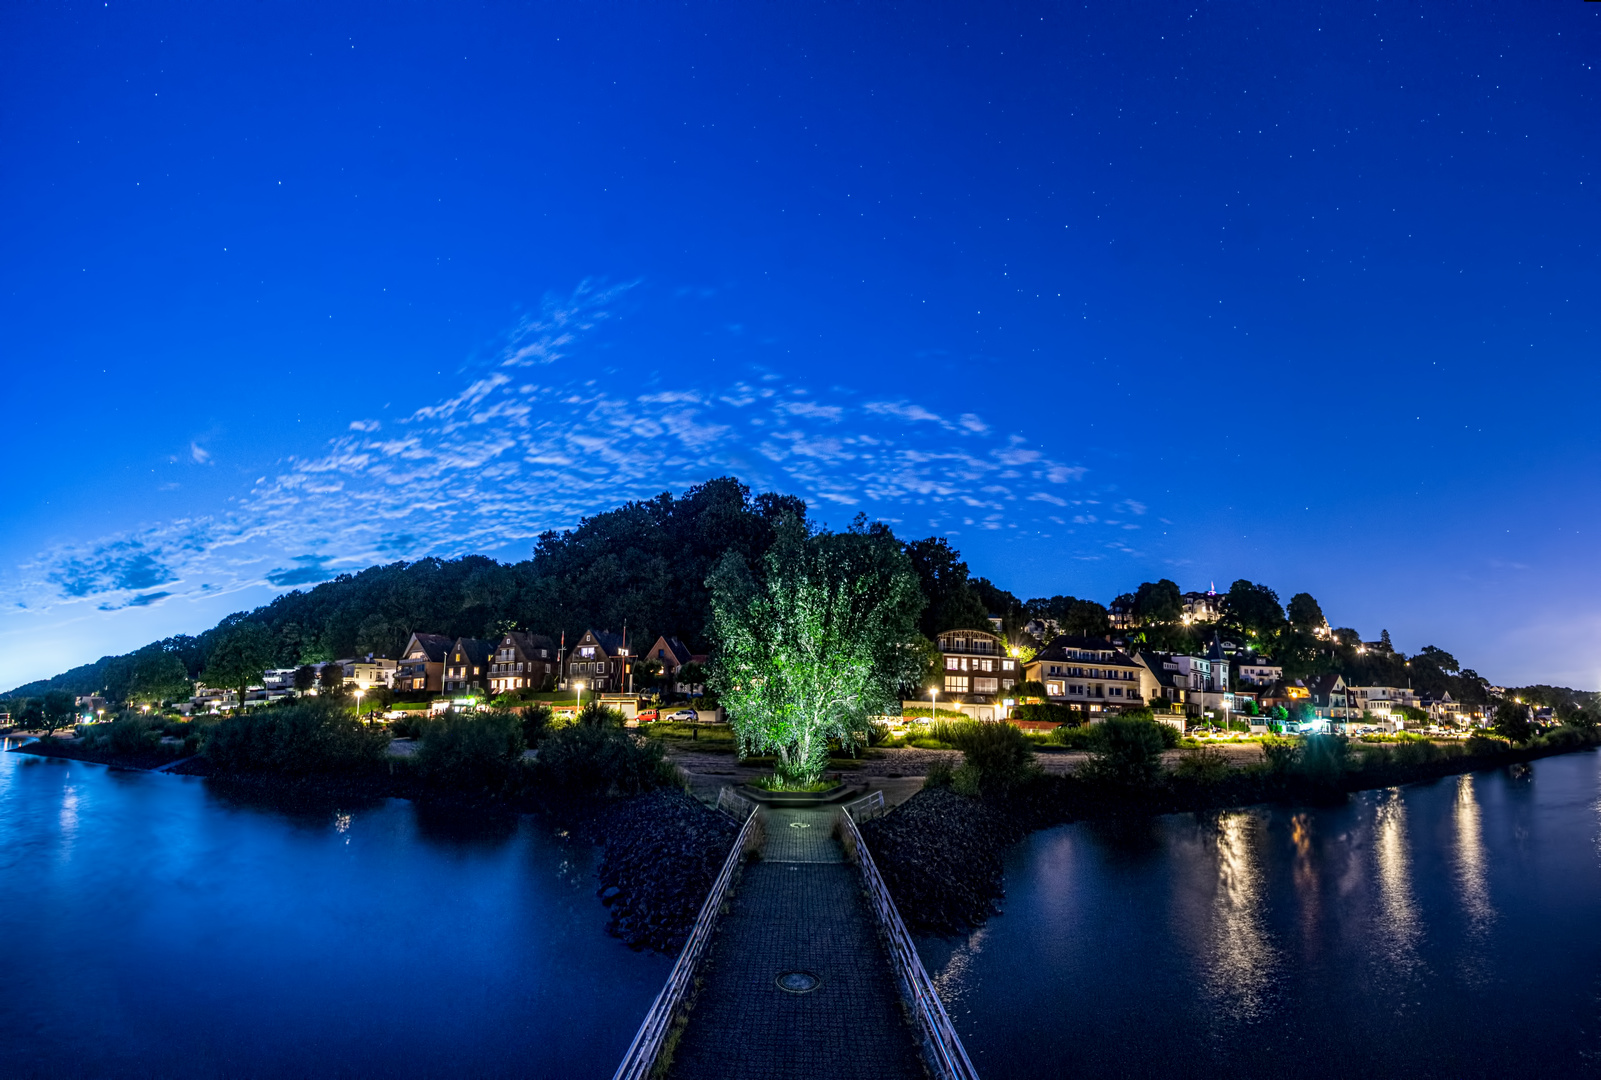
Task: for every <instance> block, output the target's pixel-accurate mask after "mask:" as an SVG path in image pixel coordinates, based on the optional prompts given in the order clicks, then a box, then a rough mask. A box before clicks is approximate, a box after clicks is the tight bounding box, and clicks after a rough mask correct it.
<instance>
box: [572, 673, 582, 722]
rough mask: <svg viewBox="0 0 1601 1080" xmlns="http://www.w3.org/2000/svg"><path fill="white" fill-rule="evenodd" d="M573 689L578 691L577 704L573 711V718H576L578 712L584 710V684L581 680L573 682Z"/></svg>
mask: <svg viewBox="0 0 1601 1080" xmlns="http://www.w3.org/2000/svg"><path fill="white" fill-rule="evenodd" d="M573 689H574V690H577V691H578V705H577V706H576V710H577V711H576V712H574V713H573V719H575V720H576V719H577V718H578V713H581V712H583V711H584V684H583V683H582V682H575V683H573Z"/></svg>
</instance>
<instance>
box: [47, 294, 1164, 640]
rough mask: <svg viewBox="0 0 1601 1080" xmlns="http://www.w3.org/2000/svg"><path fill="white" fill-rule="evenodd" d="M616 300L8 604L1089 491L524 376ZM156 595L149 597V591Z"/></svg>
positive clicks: (990, 524) (988, 442)
mask: <svg viewBox="0 0 1601 1080" xmlns="http://www.w3.org/2000/svg"><path fill="white" fill-rule="evenodd" d="M622 291H623V287H617V288H611V289H604V290H602V289H594V288H591V287H589V286H587V285H586V286H583V287H581V288H580V290H579V291H578V292H576V293H575V294H574V296H573V297H572V298H571V299H570V300H568V301H567V302H565V303H563V304H561V305H559V306H553V305H547V307H546V309H545V311H544V313H543V315H542V316H541V317H540V318H538V319H530V320H525V321H524V322H522V323H520V324H519V325H518V327H517V328H516V329H515V330H514V332H513V333H512V334H511V335H509V337H508V339H507V343H506V345H505V346H504V348H503V349H502V350H501V352H500V354H499V356H498V358H497V360H496V361H495V362H494V366H493V370H491V371H490V372H489V373H487V374H481V375H479V376H477V377H474V378H472V380H471V381H470V382H469V383H468V385H466V386H465V387H464V388H463V389H462V390H461V391H460V392H459V393H457V394H455V395H454V396H452V397H450V398H447V399H445V400H443V401H440V402H437V403H435V404H433V405H429V406H426V407H424V408H420V409H417V410H416V411H415V412H413V413H412V414H411V415H410V416H409V417H406V418H405V419H404V420H401V421H399V422H395V421H390V422H388V423H387V424H386V425H384V426H383V427H382V428H381V427H380V425H379V424H378V423H377V422H375V421H367V420H358V421H356V422H353V423H351V424H350V426H349V427H350V429H349V431H347V432H346V433H344V434H342V435H340V436H339V437H337V438H334V439H332V440H331V441H330V442H329V443H328V444H327V446H326V447H325V448H324V450H323V451H322V452H321V453H319V454H316V455H313V456H307V457H303V458H292V459H290V460H289V461H288V462H287V467H286V468H285V469H284V470H283V471H282V472H280V473H279V474H278V475H277V476H271V477H267V478H264V479H263V480H261V481H258V482H257V483H256V484H255V485H254V487H253V488H252V489H251V490H250V491H249V492H248V493H246V494H243V495H241V496H239V497H238V498H237V500H236V501H235V505H234V506H233V507H232V508H231V509H230V510H228V511H227V512H226V513H220V514H216V515H213V516H208V517H199V518H193V519H185V520H179V521H172V522H166V523H159V524H154V525H151V526H149V527H146V528H143V529H139V530H135V531H133V532H130V533H128V534H124V535H119V536H114V537H107V538H103V539H101V540H98V541H96V542H94V543H91V544H87V545H82V546H78V547H73V548H63V549H59V550H55V551H51V552H47V553H44V554H42V555H41V556H40V557H39V558H37V559H36V560H35V561H34V562H33V563H32V564H30V565H29V566H26V567H24V568H22V569H23V571H24V575H25V578H24V580H23V581H22V582H21V583H20V585H21V586H22V587H21V589H20V590H19V594H20V596H21V597H22V599H20V600H19V602H18V605H17V606H18V607H26V608H31V609H33V610H39V609H41V608H48V607H52V606H55V605H57V604H61V603H69V602H82V601H93V602H96V603H102V604H103V605H111V606H121V605H123V604H128V603H153V602H158V601H159V600H160V599H165V598H166V597H168V596H185V595H195V594H197V593H214V592H218V591H223V592H228V591H234V590H237V589H241V588H247V587H251V586H256V585H261V584H264V583H266V584H270V585H273V586H275V587H280V588H282V587H292V586H298V585H305V584H310V583H312V582H313V581H316V580H324V579H326V578H327V577H329V576H332V575H334V574H336V573H338V572H340V571H341V570H352V569H357V568H360V567H364V566H367V565H371V564H373V563H376V562H384V561H392V560H394V559H397V558H417V557H420V556H423V555H439V556H446V557H449V556H454V555H459V554H463V553H468V552H475V551H496V550H499V549H501V548H504V547H506V546H507V545H511V544H518V543H522V542H527V541H531V540H533V539H534V538H536V537H537V536H538V535H539V534H540V533H542V532H544V531H546V530H549V529H559V528H565V527H570V526H572V525H574V524H576V523H577V521H578V520H579V519H580V518H582V517H583V516H585V515H587V514H593V513H597V512H599V511H603V510H605V509H608V508H610V507H612V506H615V505H617V504H618V503H620V502H623V501H625V500H628V499H637V498H648V497H651V496H654V495H656V494H658V493H660V492H662V491H664V490H671V491H675V492H676V491H682V490H683V489H685V488H687V487H689V486H691V485H692V484H696V483H699V482H702V481H704V480H706V479H708V478H710V477H713V476H717V475H722V474H733V475H737V476H739V477H740V478H741V479H743V480H744V481H745V482H746V483H748V484H750V485H751V486H752V487H754V488H755V489H757V490H776V491H784V492H790V493H794V494H798V495H801V496H803V497H805V498H807V499H808V500H809V501H810V502H812V503H813V504H814V505H817V506H818V507H820V508H826V507H837V508H841V509H846V510H853V509H860V510H863V511H867V512H870V514H871V515H872V516H882V514H881V512H883V513H891V514H899V513H904V512H905V510H906V509H908V508H917V513H916V515H915V516H916V517H918V518H922V519H926V520H927V521H928V522H929V523H930V528H931V529H932V530H933V531H935V532H942V531H949V530H955V529H959V528H961V527H964V526H966V527H976V528H982V529H997V528H1002V527H1010V528H1019V527H1021V528H1030V529H1039V528H1048V527H1049V521H1050V520H1052V519H1047V518H1046V517H1044V516H1042V515H1040V514H1038V513H1037V512H1036V511H1043V510H1045V509H1046V508H1047V507H1067V506H1078V505H1083V504H1084V503H1085V502H1090V501H1093V499H1094V496H1093V493H1092V492H1090V491H1089V490H1087V480H1088V476H1089V473H1088V470H1087V469H1085V468H1084V467H1083V466H1080V465H1077V464H1071V463H1066V462H1059V461H1054V460H1052V459H1051V458H1049V457H1048V456H1047V455H1046V454H1045V453H1044V452H1043V451H1041V450H1040V449H1038V448H1037V447H1035V446H1032V445H1030V444H1028V443H1027V442H1026V440H1024V439H1023V438H1021V437H1020V436H1016V435H1005V434H999V433H996V432H994V431H993V430H992V429H991V427H990V426H989V425H988V424H986V423H985V422H984V421H983V420H982V419H980V418H979V417H977V416H974V415H972V414H963V415H961V416H959V417H956V418H955V419H951V418H948V417H945V416H943V415H941V414H939V413H938V412H936V411H934V410H932V409H930V408H928V407H926V406H924V405H921V404H918V403H916V402H911V401H906V400H897V401H868V402H865V403H864V402H858V401H854V400H852V396H851V395H850V394H849V393H848V392H845V391H830V392H828V393H825V394H822V395H819V394H817V393H815V392H812V391H810V390H809V389H807V388H804V387H801V386H797V385H785V384H783V383H781V382H779V381H778V380H773V379H772V378H771V377H767V378H764V379H761V380H759V381H756V382H744V381H741V382H735V383H733V384H732V385H725V386H708V387H701V388H676V389H674V390H671V391H662V390H649V391H646V392H641V393H631V394H620V393H616V392H614V391H613V390H611V389H609V388H608V386H607V385H604V384H602V383H601V382H599V381H597V380H588V381H576V380H566V379H562V380H553V379H549V378H546V377H542V376H545V375H547V374H549V373H550V372H551V369H550V368H549V366H548V365H550V364H551V363H552V362H553V361H555V360H557V359H560V358H562V357H563V356H565V355H567V354H568V350H570V349H571V348H573V347H574V346H575V345H576V344H577V342H578V340H579V338H580V336H581V334H582V332H583V331H585V330H589V329H592V328H593V327H594V326H596V325H598V324H599V323H600V322H602V321H603V320H604V319H605V318H606V306H607V305H608V304H609V303H610V302H611V301H612V300H614V299H615V298H616V297H617V296H618V295H619V294H620V293H621V292H622ZM1134 505H1136V506H1137V505H1139V504H1134ZM1143 509H1144V508H1143V506H1141V507H1140V510H1143ZM1080 521H1081V523H1086V524H1087V523H1089V522H1093V521H1094V518H1093V517H1091V518H1089V519H1088V520H1087V521H1086V520H1085V519H1082V518H1081V519H1080ZM1086 542H1093V541H1091V540H1090V538H1088V537H1086ZM1099 543H1105V539H1104V538H1103V539H1102V540H1100V541H1099ZM157 584H159V585H160V586H161V588H162V593H161V594H159V595H158V596H152V594H151V593H150V592H149V590H150V587H151V586H152V585H157ZM133 593H139V594H141V595H140V596H138V597H134V596H132V595H130V594H133ZM144 597H152V598H151V599H144Z"/></svg>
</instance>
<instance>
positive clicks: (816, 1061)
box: [671, 809, 924, 1080]
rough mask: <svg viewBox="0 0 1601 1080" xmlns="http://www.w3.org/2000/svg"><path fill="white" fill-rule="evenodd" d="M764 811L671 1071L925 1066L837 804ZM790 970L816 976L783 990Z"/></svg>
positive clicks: (817, 1072)
mask: <svg viewBox="0 0 1601 1080" xmlns="http://www.w3.org/2000/svg"><path fill="white" fill-rule="evenodd" d="M762 813H764V814H765V815H766V817H767V820H766V821H765V822H764V824H765V825H766V831H767V840H766V843H765V844H764V845H763V847H762V858H761V860H760V861H759V862H752V863H750V864H749V865H747V866H746V867H745V870H744V873H743V875H742V876H741V877H740V880H739V887H738V890H737V891H736V893H735V895H734V900H733V902H732V904H731V905H730V909H729V912H728V914H726V915H724V916H723V918H722V921H721V922H720V923H719V925H718V929H717V938H716V940H715V941H713V942H712V946H711V950H710V952H709V953H708V955H707V958H706V966H705V967H704V969H703V974H702V979H703V982H702V985H701V988H700V994H699V996H698V998H697V1000H696V1004H695V1010H694V1012H693V1013H691V1014H690V1020H689V1026H688V1027H687V1028H686V1029H685V1031H684V1035H683V1038H682V1039H681V1040H680V1041H679V1044H678V1049H677V1052H676V1053H675V1054H674V1058H673V1067H672V1071H671V1075H672V1076H673V1077H675V1078H676V1080H702V1078H704V1080H791V1078H793V1080H822V1078H824V1077H830V1078H834V1077H837V1078H840V1080H852V1078H856V1077H861V1078H862V1080H869V1078H872V1080H896V1078H899V1077H905V1078H907V1080H913V1078H921V1077H922V1076H923V1075H924V1071H923V1065H922V1060H921V1056H920V1053H919V1050H918V1047H917V1043H916V1040H915V1038H914V1035H913V1032H912V1029H911V1027H910V1026H909V1025H908V1024H907V1022H906V1016H905V1012H904V1011H903V1009H902V1008H901V1002H900V993H899V991H898V990H897V988H896V985H895V976H894V973H893V972H892V970H891V969H890V964H889V959H888V957H886V956H885V954H884V948H883V946H882V945H881V944H880V942H879V939H878V932H877V928H876V927H875V926H874V924H873V914H872V912H871V910H869V908H868V907H867V904H866V902H865V901H864V900H863V898H862V885H861V875H860V874H859V872H858V871H857V869H856V868H855V867H854V866H851V865H850V864H848V863H846V862H845V859H844V854H843V852H842V851H841V850H840V846H839V842H838V841H836V840H835V839H834V838H833V836H832V835H831V829H832V825H833V811H832V810H780V809H769V810H764V811H762ZM796 826H804V827H796ZM790 971H803V972H807V973H810V974H811V975H814V976H816V977H818V978H819V979H820V980H821V982H820V985H818V986H817V988H816V989H814V990H811V991H809V992H807V993H801V994H796V993H790V992H788V991H786V990H782V989H780V988H779V986H778V983H777V979H778V976H779V975H781V974H783V973H784V972H790Z"/></svg>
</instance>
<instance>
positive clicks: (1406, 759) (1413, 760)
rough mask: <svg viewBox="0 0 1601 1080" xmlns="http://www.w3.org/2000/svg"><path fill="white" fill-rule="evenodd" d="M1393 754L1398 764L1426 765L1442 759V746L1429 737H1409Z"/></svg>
mask: <svg viewBox="0 0 1601 1080" xmlns="http://www.w3.org/2000/svg"><path fill="white" fill-rule="evenodd" d="M1391 755H1392V757H1393V759H1394V761H1395V763H1396V764H1397V765H1424V764H1427V763H1429V762H1431V761H1438V760H1439V759H1440V748H1439V747H1438V746H1435V745H1434V743H1432V742H1430V741H1429V740H1428V739H1407V740H1404V741H1403V742H1401V743H1399V744H1398V745H1397V746H1396V748H1395V749H1394V750H1393V751H1392V752H1391Z"/></svg>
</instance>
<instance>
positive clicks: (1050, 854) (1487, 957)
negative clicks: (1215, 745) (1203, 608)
mask: <svg viewBox="0 0 1601 1080" xmlns="http://www.w3.org/2000/svg"><path fill="white" fill-rule="evenodd" d="M1003 906H1004V912H1005V913H1004V915H1002V916H1001V917H999V918H996V919H992V920H991V921H990V922H989V924H988V925H987V926H986V927H985V928H984V929H983V930H982V931H979V932H978V933H977V934H974V935H970V936H969V937H967V938H966V939H965V940H958V941H936V940H930V941H927V942H920V943H919V948H920V951H921V952H922V953H923V957H924V962H925V963H926V964H928V966H929V970H930V973H931V975H933V976H934V977H935V979H936V981H937V982H938V985H939V987H940V991H941V996H942V997H946V999H947V1000H952V997H954V998H956V999H958V1000H959V1001H960V1004H961V1008H960V1009H959V1010H956V1009H953V1010H952V1018H953V1020H955V1021H956V1023H957V1027H958V1030H959V1031H960V1033H961V1035H962V1037H963V1040H964V1042H965V1043H966V1045H967V1049H968V1051H969V1053H970V1054H972V1056H973V1058H974V1061H975V1063H976V1064H977V1066H978V1068H979V1071H980V1072H981V1074H982V1075H983V1076H984V1077H985V1080H1007V1078H1009V1077H1017V1078H1026V1080H1037V1078H1038V1077H1039V1076H1040V1075H1042V1073H1043V1074H1050V1075H1072V1076H1074V1077H1075V1080H1097V1078H1100V1077H1108V1078H1109V1077H1120V1078H1121V1077H1158V1076H1180V1075H1182V1076H1197V1077H1213V1076H1216V1077H1230V1078H1231V1080H1233V1078H1243V1080H1258V1078H1259V1080H1282V1078H1284V1077H1286V1076H1295V1077H1297V1078H1298V1080H1300V1078H1302V1077H1305V1078H1308V1080H1336V1078H1338V1080H1344V1078H1345V1077H1349V1076H1364V1077H1396V1078H1406V1080H1417V1078H1419V1077H1424V1076H1441V1077H1445V1076H1450V1077H1465V1076H1485V1077H1489V1076H1505V1075H1530V1074H1540V1075H1553V1076H1557V1075H1562V1076H1569V1075H1601V1074H1597V1073H1596V1072H1595V1070H1596V1068H1597V1067H1598V1066H1601V977H1598V976H1597V972H1601V935H1598V934H1596V933H1595V927H1596V926H1597V925H1601V754H1595V753H1584V754H1576V755H1566V756H1562V757H1556V758H1550V759H1545V760H1542V761H1539V762H1535V763H1534V764H1533V765H1532V766H1524V767H1520V768H1517V769H1512V768H1508V769H1501V770H1494V771H1489V772H1483V773H1478V774H1474V775H1469V776H1462V777H1450V778H1446V779H1442V780H1440V781H1436V782H1430V783H1423V784H1417V785H1411V786H1408V787H1404V788H1398V789H1391V790H1387V791H1378V792H1367V793H1363V794H1360V795H1357V796H1354V797H1353V798H1352V799H1351V800H1349V801H1348V802H1346V803H1344V804H1342V805H1339V806H1331V807H1317V808H1294V809H1287V808H1280V807H1257V808H1252V809H1248V810H1243V811H1230V812H1226V813H1220V814H1215V815H1194V814H1174V815H1168V816H1166V817H1162V818H1157V819H1151V821H1150V823H1149V824H1148V825H1138V826H1136V825H1134V824H1132V823H1129V822H1121V823H1081V824H1076V825H1067V826H1062V827H1060V828H1058V829H1053V830H1047V831H1045V832H1041V833H1037V834H1035V835H1034V836H1032V837H1030V838H1029V839H1027V840H1025V841H1024V842H1023V843H1022V844H1020V845H1019V846H1018V847H1017V848H1016V849H1014V850H1013V851H1012V852H1011V853H1010V855H1009V857H1008V861H1007V871H1006V897H1005V901H1004V905H1003ZM947 995H951V996H950V997H947ZM1512 1001H1525V1002H1535V1001H1538V1002H1539V1003H1540V1004H1539V1006H1538V1007H1537V1008H1535V1007H1530V1008H1520V1009H1519V1010H1518V1036H1517V1038H1515V1039H1513V1038H1508V1037H1507V1036H1506V1034H1505V1029H1504V1027H1502V1026H1500V1025H1497V1024H1496V1023H1491V1022H1480V1021H1479V1020H1477V1019H1475V1018H1478V1017H1487V1016H1496V1015H1500V1014H1501V1013H1502V1012H1503V1011H1504V1009H1505V1007H1506V1005H1507V1003H1508V1002H1512Z"/></svg>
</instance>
